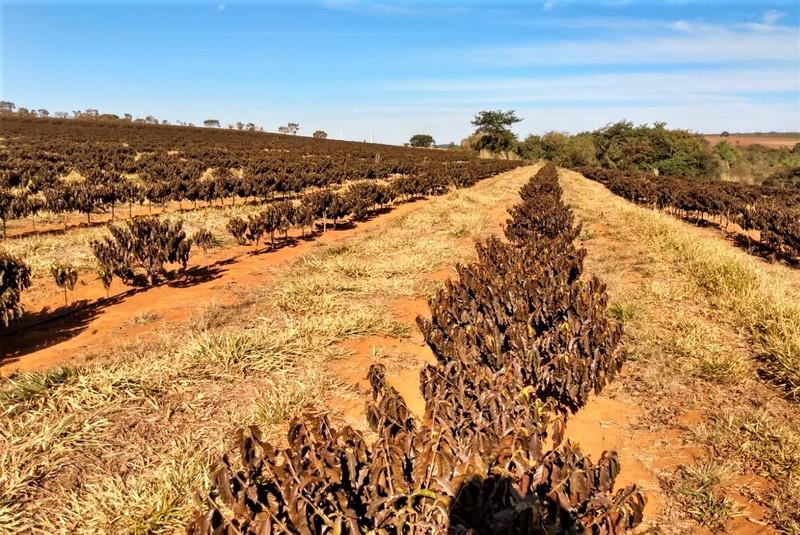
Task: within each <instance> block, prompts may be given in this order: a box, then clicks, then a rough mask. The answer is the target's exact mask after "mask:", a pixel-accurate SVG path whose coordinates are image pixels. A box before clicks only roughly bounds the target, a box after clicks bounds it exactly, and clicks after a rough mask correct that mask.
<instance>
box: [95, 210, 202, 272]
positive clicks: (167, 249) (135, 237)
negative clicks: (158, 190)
mask: <svg viewBox="0 0 800 535" xmlns="http://www.w3.org/2000/svg"><path fill="white" fill-rule="evenodd" d="M108 229H109V231H110V232H111V237H107V238H103V239H102V240H93V241H92V242H91V247H92V251H93V252H94V256H95V258H96V259H97V262H98V264H99V265H100V272H101V273H104V274H105V276H106V278H107V282H108V283H110V280H111V277H112V276H117V277H119V278H120V279H122V280H123V281H124V282H125V283H126V284H133V283H134V282H135V281H136V277H137V275H139V274H143V275H144V276H145V277H146V278H147V281H148V282H149V283H150V284H156V283H157V282H158V278H159V276H161V275H163V274H164V273H165V269H164V264H167V263H170V264H176V263H177V264H180V265H181V267H182V268H183V269H186V265H187V263H188V262H189V251H190V250H191V247H192V244H191V241H190V240H188V239H187V238H186V233H185V232H184V231H183V224H182V223H181V222H180V221H175V222H172V221H169V220H164V221H160V220H159V219H158V218H155V217H143V218H138V219H134V220H132V221H126V222H125V226H114V225H110V226H109V227H108ZM105 282H106V280H104V283H105Z"/></svg>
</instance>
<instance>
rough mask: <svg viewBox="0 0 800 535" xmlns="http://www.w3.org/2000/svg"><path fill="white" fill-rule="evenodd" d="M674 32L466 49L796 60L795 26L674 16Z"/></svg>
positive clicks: (557, 58)
mask: <svg viewBox="0 0 800 535" xmlns="http://www.w3.org/2000/svg"><path fill="white" fill-rule="evenodd" d="M671 27H672V28H671V29H672V30H673V31H672V32H669V33H666V34H664V33H663V32H662V33H661V34H657V35H652V33H651V34H642V35H632V36H630V37H624V38H621V39H613V40H609V39H603V40H569V41H549V42H544V43H535V44H530V45H520V46H511V47H499V48H484V49H479V50H469V51H466V52H464V53H463V54H461V55H462V56H465V57H467V58H472V59H473V60H475V61H478V62H482V63H488V64H492V65H502V66H523V65H623V64H643V65H665V64H673V63H734V62H740V61H760V60H766V61H772V60H794V61H797V60H798V48H797V42H798V39H800V31H799V30H798V28H783V27H779V26H769V27H764V25H761V27H753V26H752V25H751V26H742V27H736V28H724V27H719V26H709V25H695V24H691V23H688V22H686V21H678V22H675V23H673V24H672V25H671Z"/></svg>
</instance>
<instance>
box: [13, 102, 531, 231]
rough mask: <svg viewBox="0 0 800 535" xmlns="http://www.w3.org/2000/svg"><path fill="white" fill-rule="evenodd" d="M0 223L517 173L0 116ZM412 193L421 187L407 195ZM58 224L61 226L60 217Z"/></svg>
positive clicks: (460, 158) (428, 157)
mask: <svg viewBox="0 0 800 535" xmlns="http://www.w3.org/2000/svg"><path fill="white" fill-rule="evenodd" d="M0 137H3V138H4V139H5V140H6V142H5V143H4V145H3V147H2V148H0V220H1V221H2V224H3V228H4V231H5V225H6V221H7V220H11V219H21V218H28V217H30V218H31V220H32V224H34V225H35V216H36V214H37V213H38V212H41V211H47V212H51V213H57V214H65V215H66V214H69V213H73V212H79V213H82V214H84V215H85V216H86V218H87V220H88V221H89V222H91V216H92V214H93V213H100V212H111V213H112V216H113V215H114V210H115V208H116V207H117V206H127V207H128V212H129V215H130V212H132V206H133V205H134V204H137V203H139V204H142V203H145V202H147V203H148V205H149V206H151V207H152V206H153V205H161V204H163V203H165V202H168V201H174V202H177V203H179V208H184V207H185V206H184V205H183V203H190V204H189V205H190V206H191V205H196V204H197V203H198V201H203V202H206V203H214V202H224V200H225V199H230V200H231V202H236V199H240V200H245V199H253V200H256V199H257V200H262V201H264V200H268V199H272V198H273V197H275V196H279V197H281V196H286V195H289V194H297V193H299V192H302V191H304V190H306V189H308V188H319V187H333V186H337V185H340V184H344V183H348V182H353V181H361V180H375V179H391V178H394V177H405V178H406V179H408V178H411V179H415V180H420V181H423V182H426V183H427V188H428V189H434V190H435V189H441V188H444V189H446V188H448V187H450V186H452V185H455V186H460V187H463V186H469V185H471V184H474V183H475V182H476V181H478V180H480V179H482V178H486V177H488V176H491V175H494V174H497V173H499V172H503V171H507V170H510V169H512V168H514V167H515V166H517V165H519V162H509V161H500V160H484V159H478V158H475V157H472V156H468V155H465V154H462V153H458V152H455V151H440V150H425V149H411V148H404V147H395V146H387V145H375V144H367V143H354V142H345V141H333V140H319V139H312V138H302V137H297V136H281V135H274V134H265V133H258V132H239V131H224V130H211V129H201V128H189V127H171V126H156V125H136V124H128V123H120V124H114V125H111V124H98V123H97V122H96V121H95V122H92V121H79V120H70V121H67V120H57V119H43V118H25V117H18V116H14V115H4V116H0ZM415 191H419V188H415ZM65 222H66V219H65Z"/></svg>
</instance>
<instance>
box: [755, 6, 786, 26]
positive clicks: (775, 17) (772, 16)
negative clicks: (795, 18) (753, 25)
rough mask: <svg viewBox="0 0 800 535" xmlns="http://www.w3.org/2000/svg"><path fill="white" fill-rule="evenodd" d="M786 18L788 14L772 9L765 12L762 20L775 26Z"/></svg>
mask: <svg viewBox="0 0 800 535" xmlns="http://www.w3.org/2000/svg"><path fill="white" fill-rule="evenodd" d="M785 16H786V13H784V12H782V11H778V10H777V9H770V10H769V11H765V12H764V14H763V15H762V16H761V20H763V21H764V22H765V23H766V24H775V23H776V22H778V21H779V20H781V19H782V18H783V17H785Z"/></svg>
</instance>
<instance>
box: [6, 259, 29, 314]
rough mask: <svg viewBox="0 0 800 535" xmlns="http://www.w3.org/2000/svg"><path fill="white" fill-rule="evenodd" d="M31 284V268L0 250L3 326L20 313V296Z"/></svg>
mask: <svg viewBox="0 0 800 535" xmlns="http://www.w3.org/2000/svg"><path fill="white" fill-rule="evenodd" d="M30 285H31V270H30V268H29V267H28V266H27V265H25V263H23V262H22V261H21V260H18V259H17V258H15V257H13V256H11V255H9V254H8V253H5V252H3V251H0V323H2V324H3V327H8V325H9V324H10V323H11V322H12V321H14V320H16V319H18V318H19V317H20V316H21V315H22V306H21V305H20V297H21V294H22V291H23V290H25V289H27V288H29V287H30Z"/></svg>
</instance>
